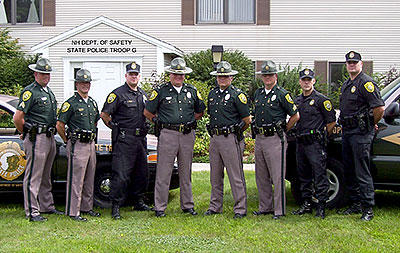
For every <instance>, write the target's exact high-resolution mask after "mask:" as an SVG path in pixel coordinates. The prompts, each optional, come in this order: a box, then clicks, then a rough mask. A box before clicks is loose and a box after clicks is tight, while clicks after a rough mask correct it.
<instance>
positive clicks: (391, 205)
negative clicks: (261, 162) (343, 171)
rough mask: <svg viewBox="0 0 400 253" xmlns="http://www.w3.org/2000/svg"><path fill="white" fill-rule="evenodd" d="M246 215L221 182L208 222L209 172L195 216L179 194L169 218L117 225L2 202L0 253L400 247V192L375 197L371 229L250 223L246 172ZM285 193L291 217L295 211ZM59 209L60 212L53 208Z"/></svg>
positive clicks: (295, 220) (308, 219)
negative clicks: (37, 217) (219, 203)
mask: <svg viewBox="0 0 400 253" xmlns="http://www.w3.org/2000/svg"><path fill="white" fill-rule="evenodd" d="M245 174H246V179H247V181H246V183H247V194H248V213H249V215H248V216H247V217H246V218H244V219H242V220H234V219H232V217H233V211H232V205H233V200H232V196H231V191H230V187H229V182H228V180H227V177H226V178H225V196H226V197H225V199H224V206H225V209H224V213H223V214H222V215H215V216H211V217H208V216H207V217H205V216H203V215H202V214H203V213H204V211H206V210H207V208H208V201H209V197H210V183H209V173H208V172H195V173H193V193H194V198H195V204H196V210H197V211H198V212H199V213H200V215H198V216H197V217H191V216H190V215H188V214H183V213H182V212H181V210H180V208H179V190H174V191H172V192H171V194H170V203H169V205H168V209H167V211H166V213H167V217H165V218H156V217H155V216H154V213H153V212H132V211H131V209H130V208H128V207H125V208H123V209H122V213H121V214H122V215H123V217H124V219H123V220H121V221H113V220H112V219H111V218H110V210H109V209H106V210H102V209H96V210H97V211H100V212H101V213H102V217H99V218H89V222H87V223H79V222H75V221H72V220H70V219H68V218H67V217H64V216H55V215H51V216H47V217H48V218H49V220H48V221H47V222H45V223H31V222H28V220H26V219H24V212H23V208H22V203H21V204H15V202H14V204H7V203H6V201H4V200H2V201H0V228H1V235H0V252H159V251H166V252H198V251H204V252H237V251H240V252H243V251H246V252H270V251H274V252H276V251H278V252H299V251H302V252H325V251H327V252H354V251H361V252H377V251H379V252H381V251H383V252H395V251H399V249H400V215H399V214H400V208H399V207H400V204H399V203H400V194H397V193H392V192H384V191H380V192H378V193H377V204H378V207H376V208H375V213H376V216H375V219H374V220H373V221H371V222H369V223H366V222H362V221H360V220H359V215H352V216H340V215H337V214H336V212H335V210H329V211H328V212H327V214H328V216H327V218H326V219H325V220H321V219H315V218H314V217H313V216H312V215H306V216H304V217H298V216H293V215H290V214H289V215H288V216H287V217H285V218H283V219H281V220H278V221H275V220H272V219H271V216H263V217H254V216H252V215H251V211H253V210H256V209H257V189H256V186H255V180H254V172H246V173H245ZM287 193H288V211H289V212H290V211H292V210H293V209H295V208H296V206H295V204H294V202H293V199H292V197H291V195H290V189H289V188H288V189H287ZM58 207H59V208H64V206H62V205H61V206H58Z"/></svg>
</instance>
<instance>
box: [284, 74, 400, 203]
mask: <svg viewBox="0 0 400 253" xmlns="http://www.w3.org/2000/svg"><path fill="white" fill-rule="evenodd" d="M381 95H382V99H383V101H384V102H385V114H384V117H383V118H382V120H381V121H380V122H379V123H378V127H379V128H378V132H377V135H376V136H375V138H374V141H373V145H372V149H371V152H372V153H371V174H372V176H373V179H374V186H375V189H381V190H393V191H400V106H399V102H400V78H398V79H396V80H395V81H393V82H392V83H391V84H389V85H388V86H387V87H385V88H384V89H382V90H381ZM337 116H338V115H337ZM341 141H342V140H341V126H340V125H336V126H335V128H334V131H333V135H332V136H331V138H330V140H329V143H328V148H327V152H328V160H327V174H328V181H329V192H328V194H329V200H328V202H327V206H328V207H330V208H333V207H340V206H342V205H343V204H344V203H345V201H346V198H345V197H346V194H345V185H344V176H343V164H342V154H341V150H342V147H341ZM286 179H288V180H289V181H290V182H291V191H292V194H293V196H294V199H295V200H296V202H298V203H300V202H301V194H300V182H299V180H298V177H297V172H296V145H295V142H294V139H292V140H290V141H289V145H288V151H287V174H286ZM314 200H315V201H316V199H315V198H314Z"/></svg>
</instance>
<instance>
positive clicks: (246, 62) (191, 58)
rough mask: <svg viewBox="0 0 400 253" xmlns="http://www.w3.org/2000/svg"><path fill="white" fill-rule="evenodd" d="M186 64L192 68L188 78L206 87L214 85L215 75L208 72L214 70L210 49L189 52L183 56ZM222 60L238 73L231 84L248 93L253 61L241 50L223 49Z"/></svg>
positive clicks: (251, 82)
mask: <svg viewBox="0 0 400 253" xmlns="http://www.w3.org/2000/svg"><path fill="white" fill-rule="evenodd" d="M184 59H185V61H186V65H187V66H188V67H190V68H192V69H193V72H192V73H191V74H189V76H188V77H189V79H194V80H197V81H200V82H203V83H206V84H207V86H208V87H210V88H213V87H215V85H216V78H215V76H211V75H210V72H212V71H214V66H213V62H212V54H211V50H210V49H208V50H205V51H200V52H196V53H190V54H188V55H186V56H185V57H184ZM223 60H224V61H227V62H229V63H230V64H231V65H232V69H234V70H237V71H238V72H239V73H238V74H237V75H235V77H234V79H233V82H232V85H234V86H235V87H237V88H240V89H241V90H243V91H244V92H245V93H246V94H249V93H248V92H249V91H250V87H252V86H253V85H254V82H255V80H254V65H253V62H252V61H251V60H250V59H249V58H248V57H246V56H245V55H244V53H243V52H241V51H239V50H236V51H225V52H224V55H223Z"/></svg>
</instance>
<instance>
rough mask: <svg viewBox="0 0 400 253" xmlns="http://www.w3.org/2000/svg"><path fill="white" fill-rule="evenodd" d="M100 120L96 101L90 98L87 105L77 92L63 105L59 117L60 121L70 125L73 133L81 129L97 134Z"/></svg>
mask: <svg viewBox="0 0 400 253" xmlns="http://www.w3.org/2000/svg"><path fill="white" fill-rule="evenodd" d="M99 119H100V114H99V109H98V108H97V103H96V101H94V99H93V98H91V97H89V98H88V100H87V103H86V102H85V100H84V99H83V98H82V97H81V96H80V95H79V93H77V92H76V93H75V95H73V96H72V97H70V98H69V99H68V100H67V101H65V102H64V103H63V105H62V106H61V110H60V113H59V115H58V120H59V121H61V122H64V123H65V124H66V125H68V127H69V128H70V130H71V131H73V130H75V129H81V130H89V131H93V132H95V131H96V123H97V121H98V120H99Z"/></svg>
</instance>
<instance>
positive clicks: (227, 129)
mask: <svg viewBox="0 0 400 253" xmlns="http://www.w3.org/2000/svg"><path fill="white" fill-rule="evenodd" d="M231 133H236V127H235V125H232V126H224V127H219V128H211V129H210V135H211V136H213V135H224V136H225V137H227V136H228V134H231Z"/></svg>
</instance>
